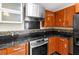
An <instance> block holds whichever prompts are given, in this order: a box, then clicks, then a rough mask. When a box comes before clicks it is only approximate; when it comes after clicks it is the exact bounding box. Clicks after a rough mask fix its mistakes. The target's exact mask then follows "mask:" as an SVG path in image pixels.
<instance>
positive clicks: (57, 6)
mask: <svg viewBox="0 0 79 59" xmlns="http://www.w3.org/2000/svg"><path fill="white" fill-rule="evenodd" d="M39 4H40V5H42V6H43V7H45V9H47V10H51V11H58V10H60V9H63V8H65V7H68V6H71V5H74V3H39Z"/></svg>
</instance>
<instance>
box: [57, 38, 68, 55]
mask: <svg viewBox="0 0 79 59" xmlns="http://www.w3.org/2000/svg"><path fill="white" fill-rule="evenodd" d="M58 53H59V54H61V55H68V53H69V46H68V39H67V38H63V37H59V39H58Z"/></svg>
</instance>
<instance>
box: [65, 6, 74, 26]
mask: <svg viewBox="0 0 79 59" xmlns="http://www.w3.org/2000/svg"><path fill="white" fill-rule="evenodd" d="M74 14H75V6H70V7H68V8H65V9H64V21H65V25H64V26H65V27H73V20H74V18H73V17H74Z"/></svg>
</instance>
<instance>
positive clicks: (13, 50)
mask: <svg viewBox="0 0 79 59" xmlns="http://www.w3.org/2000/svg"><path fill="white" fill-rule="evenodd" d="M7 54H8V55H28V43H24V44H20V45H15V46H13V47H10V48H7Z"/></svg>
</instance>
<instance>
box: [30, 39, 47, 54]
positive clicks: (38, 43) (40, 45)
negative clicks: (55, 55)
mask: <svg viewBox="0 0 79 59" xmlns="http://www.w3.org/2000/svg"><path fill="white" fill-rule="evenodd" d="M47 51H48V38H41V39H37V40H33V41H30V55H47Z"/></svg>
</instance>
